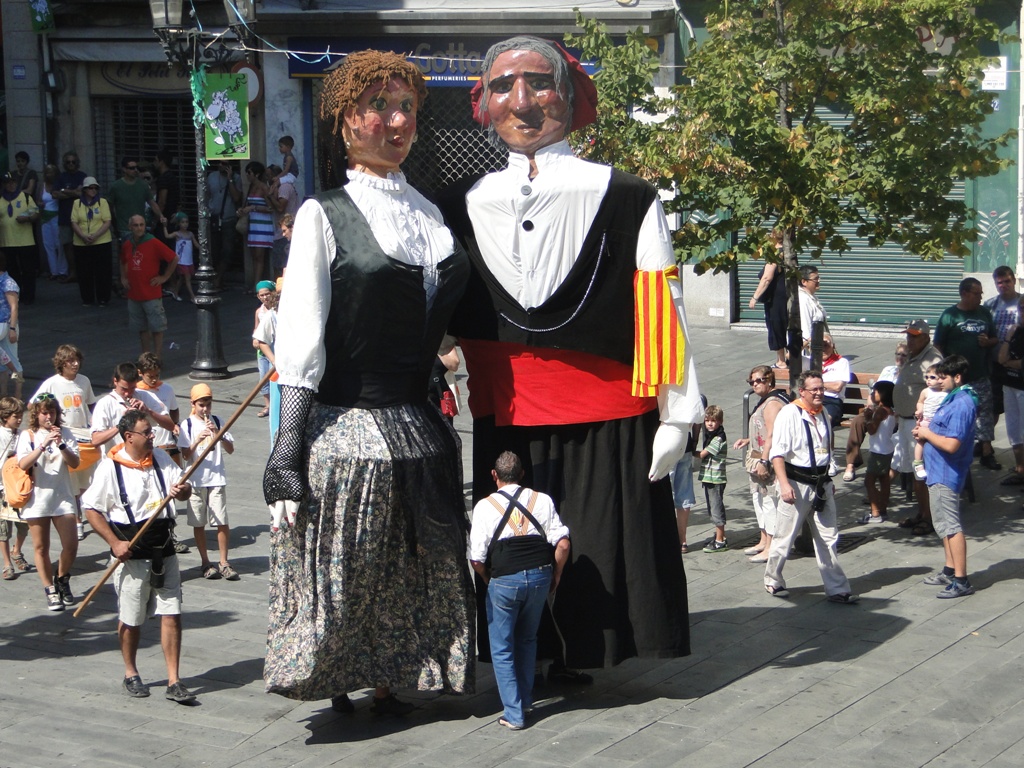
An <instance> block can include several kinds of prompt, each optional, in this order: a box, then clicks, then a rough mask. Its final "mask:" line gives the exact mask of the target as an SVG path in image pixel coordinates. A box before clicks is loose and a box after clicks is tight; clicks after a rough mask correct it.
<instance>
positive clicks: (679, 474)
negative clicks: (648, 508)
mask: <svg viewBox="0 0 1024 768" xmlns="http://www.w3.org/2000/svg"><path fill="white" fill-rule="evenodd" d="M669 476H670V477H671V478H672V498H673V499H674V500H675V505H676V509H689V508H690V507H692V506H693V505H694V504H696V503H697V499H696V496H695V494H694V490H693V454H692V453H686V454H683V458H681V459H680V460H679V463H677V464H676V466H675V469H673V470H672V471H671V472H669Z"/></svg>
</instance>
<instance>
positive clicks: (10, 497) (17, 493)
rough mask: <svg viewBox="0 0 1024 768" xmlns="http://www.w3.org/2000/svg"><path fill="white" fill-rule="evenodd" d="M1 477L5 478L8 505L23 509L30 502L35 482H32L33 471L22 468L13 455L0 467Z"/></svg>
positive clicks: (5, 496) (5, 494)
mask: <svg viewBox="0 0 1024 768" xmlns="http://www.w3.org/2000/svg"><path fill="white" fill-rule="evenodd" d="M33 450H34V448H33ZM0 477H2V478H3V484H4V498H5V499H6V500H7V506H9V507H12V508H14V509H21V508H22V507H24V506H25V505H26V504H28V500H29V499H31V498H32V490H33V488H34V485H35V484H34V483H33V482H32V473H31V471H29V472H26V471H25V470H24V469H22V468H21V466H20V465H19V464H18V457H17V456H11V457H10V458H8V459H7V461H5V462H4V466H3V469H0Z"/></svg>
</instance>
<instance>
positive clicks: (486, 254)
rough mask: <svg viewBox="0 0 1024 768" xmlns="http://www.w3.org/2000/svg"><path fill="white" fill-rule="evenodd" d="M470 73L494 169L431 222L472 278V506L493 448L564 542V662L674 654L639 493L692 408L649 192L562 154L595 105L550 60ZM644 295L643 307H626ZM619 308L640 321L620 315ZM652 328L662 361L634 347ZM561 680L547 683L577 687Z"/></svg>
mask: <svg viewBox="0 0 1024 768" xmlns="http://www.w3.org/2000/svg"><path fill="white" fill-rule="evenodd" d="M483 73H484V74H483V77H482V78H481V82H480V85H479V86H478V88H477V89H474V98H475V100H476V107H477V108H476V117H477V119H478V120H479V121H480V122H481V123H483V124H484V125H488V124H489V128H488V130H489V132H490V138H491V140H492V141H493V142H494V143H497V144H501V145H504V146H507V147H508V149H509V150H510V156H509V165H508V168H506V169H504V170H501V171H496V172H494V173H490V174H487V175H485V176H484V177H483V178H481V179H480V180H479V181H477V182H476V183H475V184H474V185H473V186H472V188H471V189H469V190H468V192H466V193H465V195H462V194H457V195H453V200H451V201H450V205H449V210H447V211H446V214H447V218H448V221H449V224H450V225H451V227H452V229H453V230H454V231H455V232H456V233H457V234H458V235H459V236H460V237H461V238H462V240H463V242H464V243H465V244H466V248H467V251H468V252H469V254H470V258H471V263H472V267H473V273H472V275H471V277H470V284H469V286H468V287H467V290H466V293H465V295H464V298H463V301H462V304H461V305H460V307H459V309H458V310H457V311H456V315H455V317H454V318H453V322H452V332H453V334H454V335H455V336H457V337H458V338H459V342H460V346H461V349H462V352H463V355H464V358H465V360H466V368H467V371H468V373H469V377H470V381H471V386H470V388H469V390H470V392H469V395H470V396H469V406H470V409H471V411H472V413H473V418H474V438H473V439H474V481H473V496H474V499H475V500H477V501H479V500H481V499H483V498H485V497H486V496H487V495H488V494H489V493H490V492H492V491H493V490H494V482H493V480H492V478H491V477H490V474H489V470H490V468H491V466H492V462H493V461H494V457H495V456H497V455H499V454H500V453H501V452H502V451H505V450H511V451H513V452H514V453H516V454H518V455H520V456H529V457H530V459H531V461H530V466H528V467H527V468H526V479H525V482H526V483H527V484H528V485H530V486H531V487H532V488H536V489H537V490H539V491H543V492H545V493H547V494H550V495H551V496H552V497H553V498H554V499H555V503H556V504H557V505H558V508H559V514H560V515H561V517H562V519H563V520H564V521H565V522H566V524H567V525H568V526H569V527H570V528H571V529H572V530H573V531H574V534H575V532H576V531H579V536H578V537H574V541H573V562H570V563H569V564H568V565H567V566H566V569H565V575H564V577H563V579H562V585H561V587H560V594H561V598H560V599H559V600H558V601H557V602H556V603H555V605H554V607H553V610H552V616H553V618H554V620H555V625H556V626H557V629H558V632H559V635H560V639H561V641H562V642H561V643H559V644H558V646H559V655H560V652H561V648H562V647H564V653H565V659H564V661H565V663H566V664H569V665H571V666H576V667H600V666H607V665H611V664H617V663H619V662H620V661H622V660H623V659H625V658H629V657H631V656H638V655H639V656H648V657H658V658H664V657H671V656H679V655H685V654H687V653H689V628H688V623H689V622H688V616H687V604H686V576H685V573H684V571H683V567H682V562H681V560H680V558H679V540H678V533H677V531H676V525H675V518H674V507H673V501H672V491H671V487H670V485H669V482H668V481H667V480H664V481H663V482H652V481H654V480H659V479H660V478H664V477H665V476H666V475H667V474H668V471H669V470H670V469H671V468H672V467H673V466H675V464H676V462H677V461H678V459H679V457H680V456H681V454H682V451H683V450H684V448H685V445H686V438H687V436H688V434H689V428H690V425H691V424H692V423H694V422H695V421H700V420H701V413H702V409H701V406H700V398H699V393H698V388H697V377H696V372H695V366H694V365H693V358H692V350H691V347H690V344H689V340H688V338H687V336H686V319H685V313H684V311H683V304H682V292H681V287H680V285H679V279H678V273H677V271H676V266H675V258H674V253H673V248H672V240H671V231H670V229H669V227H668V223H667V220H666V218H665V215H664V212H663V210H662V207H661V203H660V201H659V200H658V195H657V190H655V189H654V187H653V186H651V185H650V184H647V183H646V182H644V181H642V180H641V179H638V178H636V177H634V176H630V175H629V174H625V173H622V172H620V171H617V170H614V169H612V168H611V167H610V166H606V165H599V164H597V163H591V162H587V161H584V160H580V159H578V158H576V157H575V156H574V155H573V153H572V151H571V149H570V148H569V145H568V143H567V142H566V140H565V139H566V136H567V135H568V133H569V132H570V131H573V130H576V129H579V128H582V127H584V126H586V125H588V124H589V123H590V122H593V120H594V119H595V118H596V104H597V98H596V90H595V88H594V85H593V83H592V82H591V81H590V78H589V76H588V75H587V74H586V72H585V71H584V70H583V69H582V67H580V65H579V62H577V61H576V60H575V59H572V57H571V56H569V55H568V54H567V53H565V51H564V50H562V49H561V48H559V47H556V46H555V45H554V44H552V43H550V42H548V41H544V40H540V39H537V38H531V37H516V38H512V39H510V40H506V41H504V42H501V43H498V44H496V45H494V46H492V47H491V49H490V50H489V51H488V53H487V57H486V59H485V62H484V67H483ZM634 280H636V281H637V285H638V287H637V289H636V291H634ZM651 286H654V287H651ZM648 290H649V291H650V292H651V295H656V296H657V297H658V298H659V299H660V300H661V303H657V302H655V304H651V305H649V304H648V303H646V302H637V301H636V300H637V297H638V296H639V295H640V292H641V291H648ZM635 302H636V303H635ZM636 306H639V307H640V310H641V312H644V311H646V309H647V307H648V306H656V309H654V310H653V311H652V312H651V313H650V315H649V316H645V317H642V318H638V315H637V313H636V311H635V307H636ZM652 319H653V321H654V322H653V325H652V326H651V327H657V329H658V330H659V331H662V332H663V333H664V334H665V335H664V337H663V338H665V339H666V340H669V341H670V343H671V346H672V350H673V352H672V355H670V356H669V355H666V356H665V357H664V358H662V357H660V356H659V353H660V350H661V349H662V347H660V346H659V345H658V344H657V343H654V342H653V339H654V336H653V335H652V336H645V335H644V334H641V338H635V336H634V328H635V327H641V328H644V329H645V330H646V328H647V327H648V326H647V325H645V324H642V323H641V324H640V325H639V326H638V325H637V323H638V321H649V320H652ZM669 358H671V359H669ZM655 371H656V372H657V373H655ZM627 445H628V446H629V448H628V449H626V448H625V446H627ZM575 563H580V565H579V566H576V565H575ZM584 563H585V564H586V565H585V566H583V564H584ZM481 612H482V611H481ZM485 630H486V627H484V626H481V627H480V628H479V635H478V637H479V639H480V640H481V642H480V645H481V646H482V649H483V653H482V654H481V655H482V656H483V655H484V654H486V641H483V637H484V632H485ZM541 645H542V653H541V655H542V656H546V655H548V654H545V653H544V652H543V650H544V646H547V648H548V652H549V653H551V652H552V651H553V648H552V645H551V644H548V643H547V641H546V640H545V638H542V639H541ZM561 669H562V667H561V666H556V667H555V671H554V672H551V673H549V677H552V678H554V679H556V680H561V681H563V682H585V681H586V678H585V677H579V676H575V675H573V674H572V673H571V672H570V673H569V674H568V675H563V673H562V672H561V671H560V670H561ZM566 677H567V678H568V679H563V678H566Z"/></svg>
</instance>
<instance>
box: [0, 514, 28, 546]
mask: <svg viewBox="0 0 1024 768" xmlns="http://www.w3.org/2000/svg"><path fill="white" fill-rule="evenodd" d="M15 530H17V531H18V533H19V534H21V535H22V536H27V535H28V523H19V522H18V521H17V520H4V519H3V518H0V541H10V539H11V536H12V535H13V533H14V531H15Z"/></svg>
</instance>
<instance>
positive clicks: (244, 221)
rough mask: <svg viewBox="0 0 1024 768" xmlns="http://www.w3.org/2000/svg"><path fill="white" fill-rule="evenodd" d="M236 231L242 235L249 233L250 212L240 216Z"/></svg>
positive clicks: (236, 223)
mask: <svg viewBox="0 0 1024 768" xmlns="http://www.w3.org/2000/svg"><path fill="white" fill-rule="evenodd" d="M235 231H236V232H237V233H238V234H240V235H248V234H249V214H248V213H242V214H239V216H238V221H236V222H235Z"/></svg>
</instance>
